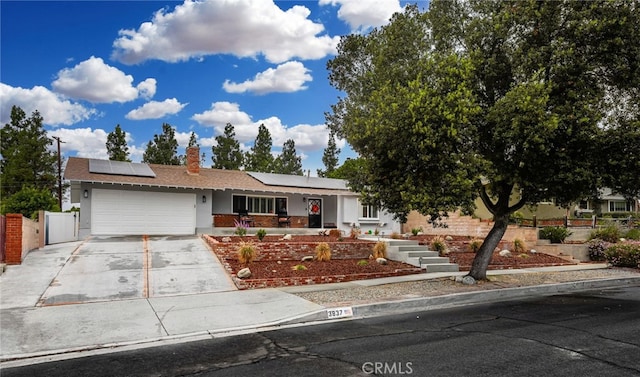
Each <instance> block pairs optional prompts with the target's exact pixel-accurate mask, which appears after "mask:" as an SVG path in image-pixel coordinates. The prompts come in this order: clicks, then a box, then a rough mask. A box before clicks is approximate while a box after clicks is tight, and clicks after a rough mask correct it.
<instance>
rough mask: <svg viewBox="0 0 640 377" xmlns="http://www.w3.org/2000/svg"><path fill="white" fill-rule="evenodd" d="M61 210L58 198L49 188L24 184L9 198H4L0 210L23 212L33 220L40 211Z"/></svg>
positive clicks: (23, 214)
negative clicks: (38, 187)
mask: <svg viewBox="0 0 640 377" xmlns="http://www.w3.org/2000/svg"><path fill="white" fill-rule="evenodd" d="M39 210H45V211H50V212H60V207H59V206H58V200H57V199H56V197H55V196H53V195H52V194H51V192H50V191H49V190H47V189H44V188H43V189H37V188H34V187H30V186H23V187H22V189H21V190H20V191H18V192H16V193H15V194H13V195H11V196H10V197H8V198H6V197H5V198H2V205H1V206H0V212H2V214H3V215H4V214H6V213H21V214H22V216H24V217H29V218H31V219H33V220H36V219H37V218H38V211H39Z"/></svg>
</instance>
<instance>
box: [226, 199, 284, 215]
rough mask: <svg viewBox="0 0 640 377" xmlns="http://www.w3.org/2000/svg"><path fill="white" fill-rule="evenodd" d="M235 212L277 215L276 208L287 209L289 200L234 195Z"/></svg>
mask: <svg viewBox="0 0 640 377" xmlns="http://www.w3.org/2000/svg"><path fill="white" fill-rule="evenodd" d="M232 201H233V206H232V207H233V212H238V211H239V210H242V209H246V210H247V211H248V212H249V213H275V209H276V208H282V207H283V208H285V209H286V208H287V198H275V197H273V196H246V195H233V199H232Z"/></svg>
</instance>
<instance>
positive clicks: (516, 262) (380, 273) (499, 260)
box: [211, 235, 574, 289]
mask: <svg viewBox="0 0 640 377" xmlns="http://www.w3.org/2000/svg"><path fill="white" fill-rule="evenodd" d="M292 237H293V238H292V240H291V241H288V242H292V243H295V242H301V243H303V242H327V243H329V244H331V243H332V242H339V241H340V239H338V238H337V237H331V236H319V235H293V236H292ZM211 238H214V239H216V240H217V241H218V242H222V238H224V237H223V236H214V237H211ZM230 238H231V242H241V241H254V242H282V237H281V236H266V237H265V238H264V239H263V240H262V241H258V239H257V237H255V236H244V237H238V236H230ZM465 238H466V239H469V238H467V237H465ZM344 241H348V242H371V241H365V240H358V239H351V238H348V237H347V238H344ZM214 252H215V248H214ZM524 254H526V256H527V257H521V256H518V255H514V256H512V257H501V256H499V255H498V252H495V253H494V255H493V257H492V259H491V262H490V264H489V270H499V269H517V268H531V267H545V266H561V265H571V264H574V263H572V262H569V261H567V260H565V259H562V258H559V257H555V256H551V255H547V254H540V253H535V254H532V253H524ZM448 256H449V259H450V260H451V262H452V263H457V264H458V265H459V266H460V271H468V270H469V269H470V267H471V264H472V262H473V259H474V258H475V254H474V253H470V252H451V253H449V255H448ZM218 257H219V258H220V260H221V261H222V263H223V264H224V265H225V268H226V270H227V272H228V273H229V274H230V275H231V276H232V278H233V280H234V282H235V283H236V285H237V286H238V288H239V289H251V288H266V287H282V286H291V285H307V284H322V283H335V282H347V281H353V280H364V279H375V278H381V277H388V276H402V275H411V274H417V273H421V272H422V271H421V269H419V268H418V267H415V266H412V265H409V264H406V263H401V262H397V261H392V260H389V261H388V263H387V264H386V265H381V264H378V263H376V261H375V260H367V261H368V263H367V264H366V265H363V266H359V265H358V261H360V260H363V259H332V260H330V261H325V262H319V261H308V262H301V261H299V260H262V261H254V262H251V263H250V264H248V265H244V264H241V263H239V262H238V261H237V260H236V259H235V258H229V257H224V256H221V255H218ZM296 265H303V266H305V267H306V270H294V269H293V267H294V266H296ZM245 267H249V269H250V270H251V277H250V278H247V279H239V278H237V277H236V274H237V273H238V271H239V270H241V269H243V268H245Z"/></svg>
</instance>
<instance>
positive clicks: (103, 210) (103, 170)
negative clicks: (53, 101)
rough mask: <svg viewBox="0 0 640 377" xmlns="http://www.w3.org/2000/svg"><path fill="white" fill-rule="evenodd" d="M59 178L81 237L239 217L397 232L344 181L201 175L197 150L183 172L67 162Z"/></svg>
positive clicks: (220, 224) (218, 223)
mask: <svg viewBox="0 0 640 377" xmlns="http://www.w3.org/2000/svg"><path fill="white" fill-rule="evenodd" d="M64 179H65V180H67V181H69V182H70V185H71V202H72V203H80V224H79V228H80V231H79V236H80V237H86V236H88V235H142V234H145V235H183V234H198V233H209V232H213V230H214V228H224V227H235V222H234V221H235V220H238V219H239V213H240V212H242V211H246V212H247V213H248V216H250V217H251V220H252V221H251V223H250V226H252V227H255V228H275V227H279V226H288V227H292V228H318V229H322V228H338V229H340V230H342V231H344V232H346V233H347V234H348V233H349V231H350V230H351V228H352V227H353V226H358V227H359V228H360V229H361V231H362V232H369V231H371V232H374V231H375V230H376V229H377V230H379V231H380V232H382V233H383V234H390V233H392V232H400V223H398V222H397V221H394V220H393V217H392V216H391V215H390V214H388V213H386V212H384V211H382V210H379V209H378V208H377V207H375V206H368V205H363V204H362V203H361V202H360V200H359V196H358V194H357V193H354V192H352V191H350V190H349V189H348V188H347V185H346V181H344V180H339V179H329V178H319V177H310V176H296V175H283V174H267V173H254V172H246V171H239V170H220V169H209V168H202V167H200V161H199V150H198V148H189V149H188V150H187V165H186V166H184V165H180V166H171V165H156V164H144V163H132V162H120V161H109V160H98V159H88V158H79V157H70V158H69V160H68V162H67V165H66V168H65V171H64ZM280 210H284V211H286V214H287V221H286V223H283V222H282V221H279V220H280V219H281V217H280V216H278V213H279V211H280ZM250 232H251V231H250Z"/></svg>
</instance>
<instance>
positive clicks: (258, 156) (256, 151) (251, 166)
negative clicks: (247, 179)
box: [245, 124, 274, 173]
mask: <svg viewBox="0 0 640 377" xmlns="http://www.w3.org/2000/svg"><path fill="white" fill-rule="evenodd" d="M272 145H273V141H272V140H271V134H270V133H269V130H268V129H267V127H265V125H264V124H261V125H260V127H259V128H258V136H256V140H255V142H254V144H253V147H251V150H250V151H249V152H247V155H246V157H245V162H246V163H245V170H248V171H254V172H261V173H271V172H273V162H274V159H273V155H272V154H271V147H272Z"/></svg>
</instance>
